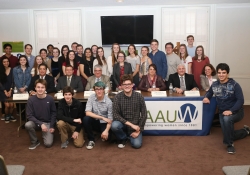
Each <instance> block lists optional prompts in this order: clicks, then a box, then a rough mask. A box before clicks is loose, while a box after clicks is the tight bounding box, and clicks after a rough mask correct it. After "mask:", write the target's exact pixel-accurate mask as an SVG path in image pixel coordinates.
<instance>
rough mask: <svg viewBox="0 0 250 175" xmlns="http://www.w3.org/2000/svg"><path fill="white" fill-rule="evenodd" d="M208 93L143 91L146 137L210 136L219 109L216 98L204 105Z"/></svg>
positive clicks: (83, 98)
mask: <svg viewBox="0 0 250 175" xmlns="http://www.w3.org/2000/svg"><path fill="white" fill-rule="evenodd" d="M205 93H206V92H205V91H200V97H185V96H184V95H183V94H177V93H173V94H169V92H168V91H167V97H152V96H151V93H150V92H143V91H142V92H141V94H142V96H143V97H144V99H145V103H146V106H147V110H148V112H147V113H148V115H147V117H148V118H147V121H146V124H145V130H144V132H143V135H196V136H202V135H208V134H209V132H210V128H211V125H212V121H213V117H214V113H215V110H216V100H215V98H214V97H213V98H212V99H211V101H210V104H203V103H202V100H203V98H204V95H205ZM49 95H51V96H52V97H53V98H54V100H55V102H56V103H57V102H58V101H59V100H58V99H57V98H56V97H55V96H54V95H55V93H50V94H49ZM73 97H74V98H76V99H78V100H79V101H80V102H87V100H88V98H85V97H84V92H79V93H75V94H74V96H73ZM114 97H115V94H114V93H112V92H111V93H109V98H110V99H111V100H112V99H113V98H114ZM7 101H10V102H15V103H17V104H26V103H27V100H13V99H12V98H8V99H7ZM19 115H20V125H19V127H18V129H17V131H18V136H19V130H20V127H21V126H22V120H21V108H20V107H19Z"/></svg>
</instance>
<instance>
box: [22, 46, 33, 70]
mask: <svg viewBox="0 0 250 175" xmlns="http://www.w3.org/2000/svg"><path fill="white" fill-rule="evenodd" d="M32 49H33V47H32V45H31V44H26V45H25V46H24V50H25V55H26V57H27V58H28V61H29V66H30V67H33V66H34V62H35V56H34V55H32V54H31V53H32Z"/></svg>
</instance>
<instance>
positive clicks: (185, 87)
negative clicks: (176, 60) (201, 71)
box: [167, 64, 199, 94]
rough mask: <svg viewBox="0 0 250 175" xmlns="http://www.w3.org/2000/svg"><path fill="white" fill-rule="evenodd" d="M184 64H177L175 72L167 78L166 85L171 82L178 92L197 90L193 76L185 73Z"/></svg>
mask: <svg viewBox="0 0 250 175" xmlns="http://www.w3.org/2000/svg"><path fill="white" fill-rule="evenodd" d="M185 72H186V71H185V65H183V64H179V65H178V66H177V72H176V73H174V74H171V75H170V76H169V80H168V86H167V88H168V87H169V85H170V83H172V85H173V87H174V91H175V92H176V93H178V94H181V93H183V92H184V91H189V90H191V91H196V90H199V89H198V88H197V87H198V86H197V84H196V82H195V80H194V76H193V75H192V74H187V73H185Z"/></svg>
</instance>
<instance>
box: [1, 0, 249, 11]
mask: <svg viewBox="0 0 250 175" xmlns="http://www.w3.org/2000/svg"><path fill="white" fill-rule="evenodd" d="M225 3H229V4H233V3H250V0H123V2H117V0H0V9H44V8H78V7H97V6H99V7H100V6H102V7H104V6H106V7H107V6H142V5H143V6H144V5H146V6H151V5H161V6H162V5H189V4H225Z"/></svg>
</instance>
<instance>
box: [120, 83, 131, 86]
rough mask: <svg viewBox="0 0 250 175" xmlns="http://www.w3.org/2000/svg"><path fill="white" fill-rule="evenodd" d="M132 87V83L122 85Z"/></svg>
mask: <svg viewBox="0 0 250 175" xmlns="http://www.w3.org/2000/svg"><path fill="white" fill-rule="evenodd" d="M131 85H132V83H130V84H122V86H131Z"/></svg>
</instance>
